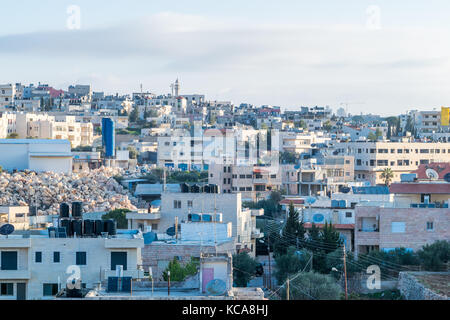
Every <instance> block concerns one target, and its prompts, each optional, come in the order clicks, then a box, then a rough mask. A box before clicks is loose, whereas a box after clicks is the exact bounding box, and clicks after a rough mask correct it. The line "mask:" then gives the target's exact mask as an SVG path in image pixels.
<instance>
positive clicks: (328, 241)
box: [320, 222, 342, 253]
mask: <svg viewBox="0 0 450 320" xmlns="http://www.w3.org/2000/svg"><path fill="white" fill-rule="evenodd" d="M320 241H321V243H322V246H323V247H324V248H325V249H324V250H325V252H326V253H330V252H333V251H334V250H336V249H337V248H339V247H340V246H341V245H342V239H341V234H340V233H339V231H337V230H336V229H335V228H334V226H333V224H332V223H328V222H325V225H324V226H323V229H322V232H321V233H320Z"/></svg>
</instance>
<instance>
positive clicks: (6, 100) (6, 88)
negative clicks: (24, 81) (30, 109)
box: [0, 83, 16, 108]
mask: <svg viewBox="0 0 450 320" xmlns="http://www.w3.org/2000/svg"><path fill="white" fill-rule="evenodd" d="M15 95H16V85H15V84H11V83H9V84H0V108H4V107H7V106H12V105H14V96H15Z"/></svg>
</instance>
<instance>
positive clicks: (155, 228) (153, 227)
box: [152, 223, 158, 231]
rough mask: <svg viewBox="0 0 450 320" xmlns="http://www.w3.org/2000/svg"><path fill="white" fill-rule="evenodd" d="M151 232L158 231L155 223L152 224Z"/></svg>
mask: <svg viewBox="0 0 450 320" xmlns="http://www.w3.org/2000/svg"><path fill="white" fill-rule="evenodd" d="M153 230H158V224H157V223H152V231H153Z"/></svg>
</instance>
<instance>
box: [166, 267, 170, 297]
mask: <svg viewBox="0 0 450 320" xmlns="http://www.w3.org/2000/svg"><path fill="white" fill-rule="evenodd" d="M167 276H168V279H167V280H169V281H168V282H167V295H168V296H170V271H167Z"/></svg>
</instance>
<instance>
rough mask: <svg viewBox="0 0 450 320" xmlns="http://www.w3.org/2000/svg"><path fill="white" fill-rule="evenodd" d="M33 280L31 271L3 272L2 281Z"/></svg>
mask: <svg viewBox="0 0 450 320" xmlns="http://www.w3.org/2000/svg"><path fill="white" fill-rule="evenodd" d="M30 278H31V271H30V270H1V271H0V279H1V280H27V279H30Z"/></svg>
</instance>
